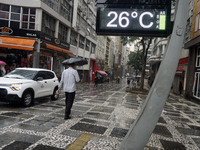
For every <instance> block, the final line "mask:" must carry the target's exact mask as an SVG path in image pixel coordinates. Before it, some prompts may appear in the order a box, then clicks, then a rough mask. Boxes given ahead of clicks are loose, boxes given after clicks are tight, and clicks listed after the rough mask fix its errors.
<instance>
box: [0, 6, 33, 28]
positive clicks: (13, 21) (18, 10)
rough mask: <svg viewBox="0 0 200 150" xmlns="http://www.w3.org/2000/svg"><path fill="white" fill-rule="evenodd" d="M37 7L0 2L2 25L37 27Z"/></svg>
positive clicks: (0, 23)
mask: <svg viewBox="0 0 200 150" xmlns="http://www.w3.org/2000/svg"><path fill="white" fill-rule="evenodd" d="M35 12H36V9H35V8H25V7H20V6H13V5H6V4H0V26H5V27H11V28H23V29H35Z"/></svg>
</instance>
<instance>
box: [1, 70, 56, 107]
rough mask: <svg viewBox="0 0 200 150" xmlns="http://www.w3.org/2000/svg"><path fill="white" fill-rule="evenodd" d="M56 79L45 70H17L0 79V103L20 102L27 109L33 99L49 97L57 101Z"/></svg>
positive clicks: (53, 74) (49, 71) (51, 72)
mask: <svg viewBox="0 0 200 150" xmlns="http://www.w3.org/2000/svg"><path fill="white" fill-rule="evenodd" d="M58 84H59V81H58V78H57V77H56V74H55V73H54V72H53V71H51V70H47V69H38V68H17V69H15V70H13V71H11V72H10V73H8V74H7V75H5V76H4V77H0V101H4V102H20V103H21V104H22V105H23V106H25V107H29V106H31V105H32V104H33V101H34V99H36V98H41V97H47V96H50V97H51V99H52V100H56V99H58V95H57V92H56V91H57V89H58Z"/></svg>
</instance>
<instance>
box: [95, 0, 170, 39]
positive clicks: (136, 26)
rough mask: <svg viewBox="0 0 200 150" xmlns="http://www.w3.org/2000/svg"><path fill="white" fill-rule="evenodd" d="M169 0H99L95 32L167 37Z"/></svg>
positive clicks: (168, 29) (168, 30) (100, 33)
mask: <svg viewBox="0 0 200 150" xmlns="http://www.w3.org/2000/svg"><path fill="white" fill-rule="evenodd" d="M170 17H171V1H166V0H154V1H152V0H142V1H139V0H134V1H127V0H123V1H122V0H114V1H110V0H99V1H98V2H97V23H96V25H97V26H96V32H97V34H99V35H135V36H168V35H169V34H170V33H171V31H172V29H171V21H170Z"/></svg>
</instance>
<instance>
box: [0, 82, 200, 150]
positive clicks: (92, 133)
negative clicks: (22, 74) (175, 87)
mask: <svg viewBox="0 0 200 150" xmlns="http://www.w3.org/2000/svg"><path fill="white" fill-rule="evenodd" d="M77 88H78V90H77V93H76V98H75V103H74V105H73V107H72V119H69V120H64V119H63V118H64V108H65V102H64V99H63V98H62V97H63V95H61V97H60V99H59V100H57V101H50V100H49V99H48V98H45V99H43V100H41V101H36V103H35V105H34V106H33V107H29V108H22V107H20V106H10V105H7V104H0V149H2V150H11V149H12V150H63V149H65V150H82V149H83V150H90V149H91V150H115V149H118V148H119V145H120V143H121V141H122V140H123V138H124V137H125V135H126V134H127V132H128V130H129V128H130V126H131V124H133V122H134V120H135V119H136V117H137V114H138V113H139V110H140V109H141V107H142V104H143V102H144V101H145V98H146V95H144V94H136V93H127V92H125V85H123V84H115V83H109V84H108V83H106V84H101V85H98V87H93V85H92V84H78V87H77ZM148 149H149V150H175V149H176V150H199V149H200V107H199V104H197V103H194V102H192V101H189V100H185V99H183V98H182V97H179V96H176V95H173V94H171V95H170V97H169V99H168V101H167V103H166V105H165V107H164V110H163V113H162V115H161V117H160V119H159V121H158V123H157V126H156V127H155V129H154V131H153V134H152V136H151V138H150V140H149V142H148V144H147V145H146V147H145V150H148ZM133 150H134V148H133Z"/></svg>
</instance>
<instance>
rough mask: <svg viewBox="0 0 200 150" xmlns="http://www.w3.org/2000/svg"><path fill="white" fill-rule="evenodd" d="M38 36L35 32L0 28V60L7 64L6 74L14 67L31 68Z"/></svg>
mask: <svg viewBox="0 0 200 150" xmlns="http://www.w3.org/2000/svg"><path fill="white" fill-rule="evenodd" d="M16 36H20V37H16ZM21 36H23V37H21ZM38 36H39V34H38V32H37V31H30V32H29V31H27V30H20V29H11V28H8V27H1V28H0V60H3V61H4V62H6V63H7V65H6V71H7V72H10V71H12V70H13V69H15V68H16V67H32V65H33V51H34V45H35V42H36V38H37V37H38Z"/></svg>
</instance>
